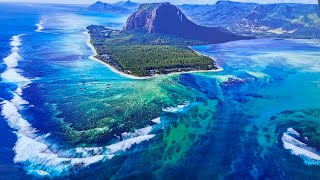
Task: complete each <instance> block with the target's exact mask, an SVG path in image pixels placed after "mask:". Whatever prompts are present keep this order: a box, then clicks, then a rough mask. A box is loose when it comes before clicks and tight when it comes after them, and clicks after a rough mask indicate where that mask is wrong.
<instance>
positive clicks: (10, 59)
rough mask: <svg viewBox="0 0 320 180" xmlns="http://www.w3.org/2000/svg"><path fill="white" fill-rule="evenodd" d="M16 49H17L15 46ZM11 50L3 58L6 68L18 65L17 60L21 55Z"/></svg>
mask: <svg viewBox="0 0 320 180" xmlns="http://www.w3.org/2000/svg"><path fill="white" fill-rule="evenodd" d="M16 50H18V49H17V48H16ZM16 50H15V51H13V52H12V53H11V54H10V55H9V56H7V57H6V58H4V59H3V61H4V63H5V64H6V65H7V67H8V68H15V67H17V66H18V61H19V60H21V59H22V57H21V56H20V55H19V54H18V52H17V51H16Z"/></svg>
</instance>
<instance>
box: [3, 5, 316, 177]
mask: <svg viewBox="0 0 320 180" xmlns="http://www.w3.org/2000/svg"><path fill="white" fill-rule="evenodd" d="M2 6H3V5H2ZM3 8H4V7H3ZM20 8H24V9H25V7H20ZM44 9H50V11H48V10H44ZM27 10H28V8H27ZM27 10H26V11H25V13H26V14H28V16H27V17H28V20H25V21H24V23H25V24H23V25H24V27H25V29H21V28H20V26H18V25H17V24H15V25H14V26H13V25H12V26H11V27H10V26H9V27H7V28H8V29H10V28H11V29H15V28H16V33H12V31H10V34H6V35H5V36H3V37H6V40H5V41H3V42H2V43H1V49H3V52H2V53H1V57H2V58H5V57H7V56H8V55H10V53H12V51H13V49H12V48H14V47H15V46H12V43H11V45H10V42H17V41H15V39H13V40H10V38H11V37H12V36H13V35H19V34H25V35H23V36H21V37H19V40H20V43H21V45H19V46H17V48H18V49H15V50H14V51H16V50H17V52H18V53H19V55H20V56H21V59H20V60H19V61H18V66H17V67H16V70H15V72H17V73H18V74H20V75H22V76H23V77H25V78H27V79H29V80H30V83H29V84H28V85H27V86H22V83H23V82H21V81H16V80H14V79H13V80H12V79H10V78H9V79H6V78H4V76H1V78H2V82H1V87H3V88H2V90H1V101H2V106H1V112H2V113H1V114H2V116H3V117H1V118H0V119H1V124H0V125H1V126H0V128H1V129H3V130H4V131H3V132H2V133H3V136H4V137H8V138H7V140H5V141H3V140H2V141H1V152H3V153H2V154H6V155H8V157H6V158H3V157H1V164H2V165H3V166H4V167H7V169H8V170H7V171H6V172H4V173H1V174H2V176H3V177H4V178H9V177H12V176H13V177H23V176H28V177H38V176H40V177H41V176H51V177H61V176H65V175H69V176H71V177H73V176H76V177H83V178H88V177H89V176H90V175H91V174H95V177H100V178H103V177H113V178H129V177H153V178H164V177H166V178H176V177H180V178H181V177H182V178H183V177H184V178H190V177H191V178H199V179H200V178H225V177H226V178H233V177H243V178H267V177H269V178H283V179H286V178H289V177H292V176H295V177H297V178H299V177H301V178H302V177H305V176H309V177H313V178H317V177H319V176H320V174H319V165H320V164H319V163H320V159H318V157H319V153H320V151H318V150H317V148H320V144H319V142H320V136H319V132H318V129H319V117H320V116H319V114H320V112H319V107H320V106H319V105H320V94H319V93H318V92H319V88H320V73H319V72H320V61H319V57H320V53H319V52H320V51H319V50H320V46H319V44H320V42H319V41H318V40H271V39H258V40H250V41H235V42H229V43H224V44H218V45H206V46H197V47H193V48H194V49H195V50H196V51H198V52H200V53H203V54H206V55H209V56H212V57H214V58H216V59H217V63H218V64H219V66H221V67H222V68H223V69H224V70H223V71H222V72H209V73H208V72H206V73H185V74H180V75H168V76H160V77H154V78H151V79H146V80H135V79H128V78H126V77H122V76H120V75H118V74H115V73H114V72H112V71H111V70H110V69H108V68H107V67H106V66H104V65H103V64H102V63H100V62H97V61H93V60H91V59H90V58H89V57H90V56H91V55H92V54H93V52H92V51H91V49H90V48H89V47H88V46H87V40H88V37H87V36H86V35H85V34H84V28H85V27H86V26H87V25H90V24H102V25H106V26H108V27H112V28H117V29H119V28H121V26H122V25H123V23H124V22H125V17H123V16H118V15H107V14H102V15H101V14H96V13H90V12H86V11H85V10H84V9H83V7H78V8H70V7H68V6H67V7H60V6H58V7H56V6H54V7H51V6H49V7H47V6H40V7H33V8H32V9H31V10H30V9H29V11H27ZM11 13H12V14H14V13H15V12H14V11H13V12H11ZM12 16H13V15H12ZM24 17H25V16H22V17H19V16H16V17H15V18H16V19H17V20H19V19H20V21H21V18H24ZM73 19H77V21H76V22H75V21H74V20H73ZM39 23H41V26H42V29H40V30H39V26H37V24H38V25H39ZM21 25H22V24H21ZM37 30H38V31H37ZM39 31H40V32H39ZM11 62H12V61H11ZM0 69H1V71H0V72H1V73H2V75H3V74H5V72H6V71H7V70H8V69H10V68H9V66H8V64H6V63H4V64H3V65H1V68H0ZM11 71H12V70H11ZM10 77H12V76H10ZM20 80H21V79H20ZM19 87H21V88H22V92H21V94H20V95H19V93H18V92H17V88H19ZM13 93H15V94H16V95H19V97H21V98H22V100H25V101H28V104H27V103H25V102H24V101H22V100H21V99H19V98H18V97H17V96H16V99H15V101H14V97H15V96H14V94H13ZM17 98H18V99H19V100H20V101H17ZM15 108H16V109H17V110H16V111H15ZM4 109H7V110H8V109H11V110H12V109H13V110H14V111H6V112H10V113H9V116H5V115H6V114H5V113H4V112H5V111H4ZM14 115H16V116H17V117H19V116H21V117H22V118H23V119H25V120H26V122H27V123H24V124H21V123H18V124H14V123H15V122H22V121H20V120H21V119H19V120H18V121H10V117H13V116H14ZM8 117H9V118H8ZM159 117H160V124H158V123H159V119H157V120H156V121H152V120H153V119H156V118H159ZM23 122H24V121H23ZM8 125H9V126H8ZM23 125H27V126H23ZM10 127H11V128H10ZM26 127H28V128H26ZM141 128H142V129H141ZM290 128H291V129H290ZM138 129H139V130H138ZM111 130H114V131H112V132H114V133H109V132H110V131H111ZM123 131H127V133H125V134H122V136H120V134H121V133H122V132H123ZM12 132H13V133H12ZM2 147H3V148H2ZM30 147H33V148H35V149H34V151H28V150H29V148H30ZM76 147H77V148H76ZM13 161H14V162H13ZM8 172H15V173H8ZM96 172H99V175H96ZM70 173H72V174H74V175H71V174H70Z"/></svg>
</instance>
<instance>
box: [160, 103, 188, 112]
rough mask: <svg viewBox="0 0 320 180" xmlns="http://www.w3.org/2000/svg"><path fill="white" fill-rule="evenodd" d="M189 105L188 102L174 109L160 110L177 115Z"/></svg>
mask: <svg viewBox="0 0 320 180" xmlns="http://www.w3.org/2000/svg"><path fill="white" fill-rule="evenodd" d="M189 105H190V103H189V102H188V101H186V102H184V103H183V104H180V105H177V106H176V107H166V108H164V109H162V111H164V112H170V113H178V112H183V110H184V109H185V108H186V107H188V106H189Z"/></svg>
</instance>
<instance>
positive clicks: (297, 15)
mask: <svg viewBox="0 0 320 180" xmlns="http://www.w3.org/2000/svg"><path fill="white" fill-rule="evenodd" d="M180 8H181V10H182V11H183V12H184V13H185V14H186V15H187V17H189V18H190V19H192V20H193V21H195V22H196V23H198V24H201V25H205V26H219V27H223V28H227V29H228V30H230V31H232V32H235V33H239V34H244V35H253V36H259V37H284V38H320V31H318V29H319V28H320V11H319V9H318V6H317V5H315V4H294V3H279V4H256V3H241V2H232V1H218V2H217V3H216V4H214V5H200V6H199V5H182V6H180Z"/></svg>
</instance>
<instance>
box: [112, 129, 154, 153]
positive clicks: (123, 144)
mask: <svg viewBox="0 0 320 180" xmlns="http://www.w3.org/2000/svg"><path fill="white" fill-rule="evenodd" d="M155 136H156V135H155V134H150V135H143V136H138V137H134V138H130V139H126V140H124V141H120V142H118V143H115V144H111V145H109V146H107V149H108V150H109V152H110V153H111V154H114V153H116V152H118V151H125V150H127V149H130V148H131V147H132V146H133V145H135V144H139V143H141V142H143V141H149V140H150V139H152V138H154V137H155Z"/></svg>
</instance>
